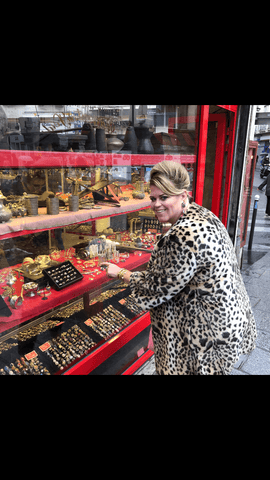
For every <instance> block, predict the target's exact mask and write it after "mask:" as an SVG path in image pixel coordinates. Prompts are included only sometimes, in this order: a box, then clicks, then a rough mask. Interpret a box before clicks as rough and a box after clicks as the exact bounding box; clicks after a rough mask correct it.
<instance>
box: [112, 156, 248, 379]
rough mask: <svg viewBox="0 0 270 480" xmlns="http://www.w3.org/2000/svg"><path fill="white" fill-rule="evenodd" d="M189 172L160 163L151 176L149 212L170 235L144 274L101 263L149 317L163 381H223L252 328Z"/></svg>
mask: <svg viewBox="0 0 270 480" xmlns="http://www.w3.org/2000/svg"><path fill="white" fill-rule="evenodd" d="M189 185H190V181H189V175H188V172H187V171H186V169H185V168H184V167H183V166H182V165H181V164H178V163H175V162H171V161H164V162H161V163H159V164H158V165H156V166H155V167H154V168H153V169H152V171H151V177H150V187H151V193H150V199H151V202H152V205H151V208H152V209H153V210H154V212H155V215H156V217H157V219H158V220H159V221H160V222H162V223H167V222H170V223H171V224H172V227H171V228H170V230H169V231H168V232H167V233H166V235H165V236H164V237H163V238H162V239H161V240H160V241H159V242H158V243H157V244H156V246H155V249H154V251H153V253H152V256H151V259H150V261H149V264H148V266H147V270H146V271H145V272H134V273H131V272H129V271H127V270H123V269H120V268H119V267H118V266H116V265H112V264H110V263H106V265H107V274H108V276H109V277H117V276H118V277H119V278H122V279H124V281H125V282H127V283H129V284H130V287H131V291H132V295H133V297H134V300H135V301H136V302H137V303H138V305H139V306H141V307H142V308H143V309H144V310H150V314H151V324H152V330H153V341H154V351H155V362H156V370H157V373H158V374H160V375H162V374H163V375H227V374H229V373H230V371H231V369H232V367H233V365H234V364H235V363H236V361H237V360H238V358H239V356H240V355H241V354H242V353H249V352H251V351H252V350H253V348H254V347H255V339H256V326H255V320H254V317H253V314H252V311H251V306H250V302H249V298H248V295H247V292H246V289H245V286H244V283H243V280H242V277H241V274H240V270H239V267H238V263H237V259H236V256H235V252H234V249H233V245H232V242H231V240H230V237H229V235H228V233H227V230H226V228H225V227H224V225H223V224H222V223H221V222H220V220H219V219H218V218H217V217H216V216H215V215H214V214H213V213H212V212H210V211H209V210H206V209H205V208H203V207H200V206H199V205H197V204H196V203H192V202H191V199H190V198H189V197H188V193H187V192H188V188H189Z"/></svg>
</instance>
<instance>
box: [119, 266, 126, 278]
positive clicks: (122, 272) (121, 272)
mask: <svg viewBox="0 0 270 480" xmlns="http://www.w3.org/2000/svg"><path fill="white" fill-rule="evenodd" d="M126 272H127V270H126V269H125V268H121V270H120V271H119V272H118V275H117V276H118V278H119V280H124V276H125V274H126Z"/></svg>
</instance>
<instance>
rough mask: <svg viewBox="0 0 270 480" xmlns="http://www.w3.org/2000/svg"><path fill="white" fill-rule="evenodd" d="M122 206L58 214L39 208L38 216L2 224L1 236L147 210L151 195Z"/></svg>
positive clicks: (5, 236) (33, 231)
mask: <svg viewBox="0 0 270 480" xmlns="http://www.w3.org/2000/svg"><path fill="white" fill-rule="evenodd" d="M120 203H121V207H111V206H110V207H109V206H108V207H107V206H102V207H101V208H100V209H98V210H95V209H92V210H79V211H78V212H69V211H68V212H61V213H59V214H58V215H47V214H46V208H39V209H38V212H39V215H38V216H36V217H19V218H12V219H11V220H10V221H9V222H7V223H1V224H0V238H1V240H5V239H7V238H14V237H19V236H22V235H28V234H30V233H38V232H43V231H44V230H54V229H56V228H63V227H66V226H68V225H73V224H75V223H76V224H79V223H86V222H91V221H93V220H100V219H101V218H105V217H114V216H116V215H123V214H126V213H130V212H137V211H140V210H145V209H146V208H149V207H150V204H151V202H150V199H149V195H148V194H146V198H145V199H144V200H134V199H130V200H128V201H127V202H124V201H121V202H120Z"/></svg>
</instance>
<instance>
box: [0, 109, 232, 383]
mask: <svg viewBox="0 0 270 480" xmlns="http://www.w3.org/2000/svg"><path fill="white" fill-rule="evenodd" d="M237 113H238V105H76V106H74V105H73V106H69V105H18V106H16V105H3V106H1V111H0V114H1V115H0V120H1V124H0V180H1V190H2V194H3V196H4V197H6V199H5V201H3V203H6V202H7V201H8V202H9V210H10V211H12V216H11V215H10V216H9V218H7V217H6V218H4V212H3V220H2V221H3V223H2V224H0V240H1V244H2V257H1V264H0V268H2V271H1V272H0V275H2V277H1V278H2V282H3V286H2V288H3V292H2V293H3V294H4V295H3V296H4V300H3V302H4V303H3V304H2V313H3V316H2V317H1V316H0V334H1V337H0V352H1V353H2V358H1V354H0V371H1V372H2V374H4V375H5V374H23V373H26V374H29V373H30V374H32V373H34V372H36V373H38V374H40V373H41V372H44V371H45V373H47V372H48V373H50V374H65V375H69V374H104V372H105V374H106V372H109V373H112V374H119V373H121V374H132V373H133V372H134V371H136V369H137V368H138V367H139V366H140V365H141V364H142V363H143V362H144V361H145V360H146V359H148V358H149V357H150V356H151V354H152V353H151V351H149V350H148V348H147V340H148V335H149V325H150V317H149V313H147V312H137V311H136V308H135V307H134V306H133V305H131V304H130V303H129V302H130V299H129V293H128V292H127V293H126V294H125V293H123V288H120V289H119V288H118V286H117V285H112V284H111V282H109V281H108V278H107V277H106V274H105V273H104V272H102V270H101V269H100V268H99V258H98V255H99V254H100V251H99V250H100V248H101V245H100V244H99V245H98V246H97V247H95V248H94V245H97V244H98V241H99V240H98V239H99V238H100V236H101V235H103V240H104V237H106V240H104V241H105V243H106V241H107V240H111V241H113V242H114V241H115V240H116V239H118V240H119V239H120V242H122V245H121V246H122V247H123V248H122V249H120V255H122V259H120V260H119V255H117V254H116V251H115V250H116V248H115V249H114V255H115V257H113V258H114V260H115V261H118V262H119V261H123V263H124V262H125V265H124V266H126V268H129V269H135V270H136V269H140V268H145V266H146V264H147V262H148V260H149V258H150V253H151V248H152V247H151V245H152V246H153V242H154V241H155V236H156V235H157V234H158V233H159V226H158V225H157V224H156V223H155V219H154V217H153V215H152V214H151V210H150V208H149V207H150V201H149V192H148V189H147V182H148V179H149V172H150V170H151V168H152V167H153V165H155V164H156V163H158V162H160V161H162V160H172V161H176V162H179V163H182V164H183V165H184V166H185V167H186V168H187V170H188V172H189V175H190V180H191V187H190V194H191V195H192V197H193V198H194V200H195V201H196V202H197V203H198V204H200V205H203V206H205V207H206V208H208V209H210V210H212V211H213V212H214V213H215V214H216V215H217V216H218V217H219V218H220V219H221V221H222V222H223V223H224V225H225V226H226V227H227V228H228V224H229V222H230V221H231V215H232V213H231V212H232V208H231V202H232V196H231V192H232V172H233V167H234V153H235V134H236V125H237V118H238V117H237ZM70 197H74V199H75V197H76V199H77V198H78V206H77V208H76V207H74V205H73V203H72V201H71V198H70ZM34 198H35V199H36V201H37V202H38V203H37V208H38V210H36V211H34V210H31V209H34V207H33V205H32V203H31V202H32V200H33V201H34ZM55 199H56V202H55V203H56V204H57V205H58V203H59V202H60V203H59V205H58V206H57V205H56V211H54V210H52V211H50V208H52V204H53V203H54V200H55ZM0 200H1V198H0ZM25 202H26V203H25ZM79 203H80V206H79ZM22 204H23V205H24V207H25V210H24V211H23V213H16V212H19V210H20V208H19V207H20V206H22ZM26 204H27V205H26ZM27 206H28V207H27ZM27 208H28V210H27ZM22 210H23V209H22V208H21V212H22ZM26 210H27V212H26ZM237 214H238V212H237ZM137 224H138V225H139V228H137ZM147 232H148V233H147ZM233 236H235V232H234V233H233V235H232V237H233ZM139 237H140V238H139ZM138 238H139V240H138ZM232 240H233V238H232ZM95 242H96V244H95ZM135 242H137V244H135ZM105 243H104V244H103V245H102V248H103V247H104V248H103V250H102V254H103V255H105V253H106V255H113V253H112V250H111V247H110V248H108V244H107V245H105ZM90 244H92V246H93V248H92V249H90V250H91V251H89V245H90ZM30 245H32V246H31V247H30ZM136 245H137V246H139V248H141V251H139V250H138V249H136ZM144 245H147V246H146V247H145V248H144ZM132 246H133V247H134V246H135V249H133V250H132ZM125 247H126V251H125ZM83 249H84V250H85V249H86V250H87V252H85V251H84V252H82V250H83ZM147 249H149V251H148V252H147ZM121 251H122V253H121ZM127 252H130V253H127ZM83 255H86V256H88V257H87V258H86V257H85V256H83ZM29 258H30V260H29ZM117 258H118V260H116V259H117ZM38 262H39V263H38ZM55 262H56V264H55ZM57 262H58V263H57ZM29 264H30V267H31V265H32V264H35V265H33V268H32V270H31V268H30V267H29ZM60 265H63V267H61V268H64V269H66V270H65V271H64V272H63V274H62V277H63V278H62V277H60V279H59V280H58V282H61V283H58V284H57V282H56V281H55V279H57V278H58V277H57V275H58V270H57V272H55V271H54V270H53V268H55V269H58V268H60ZM35 267H36V268H37V270H38V273H40V278H38V275H37V276H36V277H35V275H34V268H35ZM48 268H49V270H48ZM50 269H51V270H50ZM73 269H74V271H73ZM44 270H47V272H45V273H44ZM69 271H70V272H71V275H72V278H73V279H74V282H70V281H67V280H66V278H67V276H68V273H69ZM48 272H49V273H48ZM78 272H79V273H78ZM18 273H19V274H18ZM31 273H33V275H32V276H31ZM12 277H13V279H12ZM15 277H16V278H15ZM44 277H45V279H44ZM64 277H65V279H64ZM30 280H31V282H30ZM79 280H80V281H79ZM65 282H66V283H65ZM27 283H28V284H29V283H32V284H33V285H32V290H31V288H30V287H29V288H27V287H24V295H21V291H22V289H23V287H22V285H25V284H27ZM46 289H47V290H46ZM112 289H114V295H112V296H111V295H110V292H111V291H112ZM0 293H1V292H0ZM15 297H16V298H15ZM13 304H14V305H13ZM13 307H15V308H13ZM113 309H115V310H113ZM112 312H113V313H114V315H112ZM117 312H118V313H117ZM57 318H59V321H57ZM48 319H49V322H51V323H50V324H49V326H48ZM64 319H65V320H64ZM123 319H124V320H123ZM114 322H115V323H114ZM28 325H29V328H27V327H28ZM47 327H48V328H47ZM34 338H35V340H33V339H34ZM71 338H75V343H76V342H77V343H78V345H79V346H78V351H77V354H76V355H75V352H74V351H72V349H71V351H69V350H68V347H67V345H68V344H70V341H67V340H68V339H69V340H70V339H71ZM1 340H2V342H1ZM1 345H2V349H1ZM61 350H63V352H64V353H62V356H61ZM122 350H123V352H124V353H123V359H122V360H119V352H121V351H122ZM5 352H9V353H5ZM116 354H117V359H116ZM31 355H32V357H31ZM120 357H121V355H120ZM22 359H24V362H26V363H27V364H28V365H26V366H25V365H24V363H23V360H22ZM113 359H114V360H113ZM31 362H32V363H31ZM113 364H115V367H112V365H113ZM107 374H108V373H107Z"/></svg>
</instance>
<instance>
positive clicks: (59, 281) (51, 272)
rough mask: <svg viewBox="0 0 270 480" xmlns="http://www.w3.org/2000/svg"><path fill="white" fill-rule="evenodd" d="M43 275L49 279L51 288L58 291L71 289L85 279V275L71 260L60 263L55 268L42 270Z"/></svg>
mask: <svg viewBox="0 0 270 480" xmlns="http://www.w3.org/2000/svg"><path fill="white" fill-rule="evenodd" d="M42 273H43V274H44V276H45V277H46V278H47V279H48V281H49V284H50V285H51V287H53V288H55V290H57V291H60V290H63V288H66V287H69V286H70V285H73V283H76V282H78V281H79V280H82V279H83V275H82V274H81V273H80V272H79V270H77V268H75V267H74V265H73V264H72V263H71V262H70V261H69V260H68V261H66V262H63V263H59V264H58V265H57V266H55V267H48V268H45V269H44V270H42Z"/></svg>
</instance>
